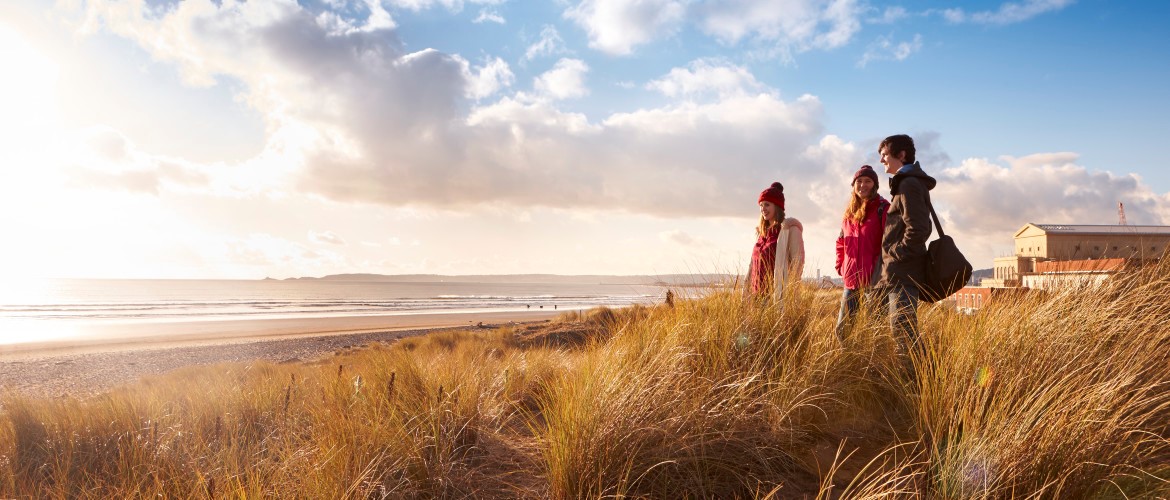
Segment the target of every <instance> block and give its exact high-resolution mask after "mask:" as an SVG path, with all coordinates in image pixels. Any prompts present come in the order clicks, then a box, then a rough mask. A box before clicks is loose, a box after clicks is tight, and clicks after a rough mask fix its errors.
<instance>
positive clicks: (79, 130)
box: [0, 0, 1170, 278]
mask: <svg viewBox="0 0 1170 500" xmlns="http://www.w3.org/2000/svg"><path fill="white" fill-rule="evenodd" d="M1168 9H1170V7H1167V6H1166V5H1163V4H1161V3H1147V2H1141V3H1133V2H1105V1H1092V0H1081V1H1072V0H1021V1H1014V2H1001V3H992V2H945V3H944V2H865V1H860V0H832V1H817V0H783V1H776V0H771V1H764V0H742V1H735V2H732V1H687V0H642V1H639V2H622V1H613V0H591V1H584V2H555V1H554V2H540V3H538V2H515V1H505V0H483V1H464V0H316V1H313V2H308V1H303V2H300V3H297V2H294V1H292V0H267V1H251V2H246V3H242V2H234V1H230V0H223V1H214V2H213V1H210V0H187V1H185V2H170V1H165V2H155V1H151V2H146V1H143V0H122V1H116V2H115V1H88V0H73V1H69V2H54V1H48V0H44V1H30V2H21V3H18V4H6V5H5V6H3V7H0V42H3V43H0V47H4V48H3V49H2V52H0V65H3V66H4V68H5V74H6V75H12V77H10V78H6V80H7V82H5V83H3V84H0V104H3V105H4V106H5V108H6V109H7V110H9V111H8V112H6V113H5V116H4V117H0V164H2V165H3V167H2V168H0V184H2V185H3V187H0V205H2V206H0V213H4V214H5V215H2V216H0V217H2V219H0V223H3V224H4V225H5V227H7V228H8V230H9V232H10V234H11V235H13V236H12V237H11V238H10V241H12V244H9V245H7V248H6V249H4V250H3V252H4V254H3V255H0V272H5V273H8V274H9V275H22V276H29V277H35V276H78V277H187V278H200V277H207V278H212V277H215V278H259V277H263V276H274V277H287V276H302V275H322V274H331V273H341V272H375V273H388V274H396V273H444V274H472V273H475V274H478V273H485V274H497V273H528V272H550V273H561V274H655V273H674V272H700V271H702V272H707V271H727V272H733V271H736V270H739V269H741V268H742V267H743V264H744V263H745V262H746V258H747V254H748V252H749V251H750V247H751V242H752V239H753V237H752V234H751V233H752V227H753V226H754V224H755V218H756V217H757V216H758V214H757V208H756V206H755V197H756V195H757V194H758V193H759V191H760V190H761V189H762V188H763V187H765V186H767V185H768V184H769V183H771V182H772V181H776V180H779V181H781V182H783V183H784V184H785V186H786V194H787V197H788V207H787V209H788V210H787V212H788V215H789V216H792V217H796V218H798V219H800V220H801V221H802V222H803V223H804V225H805V228H806V241H807V247H808V252H809V255H810V259H809V266H807V268H806V274H807V275H810V276H811V275H815V274H816V273H817V272H818V270H819V271H820V272H821V273H822V274H831V273H832V265H831V262H832V259H833V256H832V248H833V246H832V245H833V239H834V237H835V235H836V233H837V229H838V226H839V219H840V212H841V209H842V208H843V205H844V202H845V201H846V197H847V196H848V179H849V178H850V176H851V174H852V172H853V171H854V170H856V168H857V167H858V166H859V165H861V164H862V163H872V164H876V154H875V151H874V150H875V147H876V144H877V142H878V141H880V139H881V138H883V137H885V136H886V135H890V134H894V133H909V134H911V135H913V136H914V137H915V138H916V140H917V141H918V143H919V149H920V154H919V159H920V160H921V162H922V164H923V167H924V168H925V169H926V170H927V171H928V172H929V173H931V174H932V175H935V176H936V177H938V179H939V188H938V189H937V190H936V191H935V193H934V199H935V202H936V205H937V206H938V208H939V209H940V212H941V213H942V215H943V217H944V219H945V220H944V224H946V225H947V227H948V232H949V233H952V234H953V235H954V236H955V237H956V238H957V240H958V241H959V243H960V245H961V247H962V248H964V250H965V251H966V252H967V253H968V254H969V255H970V256H971V258H972V260H973V261H974V262H975V264H976V267H990V265H991V258H993V257H994V256H998V255H1001V254H1005V253H1007V252H1010V250H1011V247H1012V245H1011V234H1012V233H1013V232H1014V231H1015V230H1017V229H1018V228H1019V227H1021V226H1022V225H1023V224H1025V223H1028V222H1053V223H1096V224H1109V223H1115V222H1116V220H1117V213H1116V207H1117V203H1118V202H1125V203H1126V207H1127V216H1128V219H1129V221H1130V222H1131V223H1144V224H1170V176H1168V175H1166V174H1165V173H1163V170H1162V169H1160V168H1159V166H1160V165H1162V164H1163V163H1164V159H1163V156H1162V155H1163V154H1164V153H1163V150H1164V148H1162V147H1160V146H1161V145H1162V143H1163V142H1164V141H1165V140H1166V139H1167V137H1168V135H1170V134H1168V133H1170V91H1168V90H1167V89H1168V88H1170V85H1166V83H1165V82H1166V80H1167V76H1168V74H1170V58H1167V57H1165V54H1167V53H1170V35H1167V34H1165V30H1163V29H1160V27H1159V26H1157V25H1156V23H1158V22H1159V20H1161V19H1165V17H1166V14H1167V12H1166V11H1167V10H1168Z"/></svg>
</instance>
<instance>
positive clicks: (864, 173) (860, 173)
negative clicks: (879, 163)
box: [849, 165, 878, 185]
mask: <svg viewBox="0 0 1170 500" xmlns="http://www.w3.org/2000/svg"><path fill="white" fill-rule="evenodd" d="M862 177H869V178H870V179H871V180H873V183H874V185H877V184H878V176H877V172H874V171H873V167H871V166H869V165H862V166H861V168H859V169H857V173H856V174H853V181H852V182H850V183H849V184H850V185H853V184H856V183H857V179H859V178H862Z"/></svg>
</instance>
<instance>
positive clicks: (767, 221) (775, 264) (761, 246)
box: [744, 182, 804, 303]
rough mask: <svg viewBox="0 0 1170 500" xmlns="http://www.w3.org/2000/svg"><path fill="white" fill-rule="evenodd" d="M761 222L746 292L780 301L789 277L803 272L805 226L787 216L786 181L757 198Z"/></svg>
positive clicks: (791, 279) (757, 232)
mask: <svg viewBox="0 0 1170 500" xmlns="http://www.w3.org/2000/svg"><path fill="white" fill-rule="evenodd" d="M757 201H758V204H759V205H760V225H759V226H758V227H757V228H756V244H755V245H754V246H753V247H752V261H751V263H750V264H749V265H748V286H747V287H745V288H744V294H745V295H748V293H749V292H750V295H751V296H755V297H758V298H762V299H765V300H767V301H772V302H773V303H779V302H780V298H781V296H782V295H783V293H784V287H785V286H786V285H787V283H788V282H789V281H800V277H801V275H803V274H804V234H803V233H804V226H803V225H802V224H801V223H800V221H798V220H796V219H794V218H792V217H785V216H784V185H783V184H780V183H779V182H773V183H772V185H771V186H768V188H767V189H765V190H764V191H763V192H761V193H760V197H759V199H758V200H757Z"/></svg>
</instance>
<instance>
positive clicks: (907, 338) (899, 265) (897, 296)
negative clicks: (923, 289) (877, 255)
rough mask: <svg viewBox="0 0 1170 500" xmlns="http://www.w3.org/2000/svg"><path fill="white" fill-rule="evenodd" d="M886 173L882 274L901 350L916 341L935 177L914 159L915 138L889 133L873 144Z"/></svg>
mask: <svg viewBox="0 0 1170 500" xmlns="http://www.w3.org/2000/svg"><path fill="white" fill-rule="evenodd" d="M878 154H879V155H881V160H882V165H885V166H886V173H887V174H890V175H893V177H892V178H891V179H890V196H891V199H890V210H889V212H888V215H887V217H886V227H885V231H884V232H883V233H882V264H883V266H882V267H883V269H882V279H881V282H880V285H882V286H885V287H886V288H887V289H888V290H889V308H890V329H891V330H892V332H893V334H894V338H895V340H897V341H898V344H899V345H900V346H901V347H902V349H901V350H902V352H903V353H905V354H909V353H910V350H911V349H913V348H915V347H917V345H918V311H917V310H918V283H922V282H924V281H925V280H926V240H927V239H928V238H930V228H931V219H930V208H929V207H928V206H927V196H928V192H929V191H930V190H931V189H934V186H935V180H934V178H933V177H931V176H929V175H926V172H923V171H922V167H920V166H919V165H918V162H917V161H915V159H914V139H911V138H910V136H908V135H905V134H900V135H891V136H889V137H887V138H885V140H883V141H882V142H881V144H880V145H878Z"/></svg>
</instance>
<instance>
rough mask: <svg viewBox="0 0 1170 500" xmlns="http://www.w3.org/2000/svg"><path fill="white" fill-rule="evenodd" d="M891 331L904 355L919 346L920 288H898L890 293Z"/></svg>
mask: <svg viewBox="0 0 1170 500" xmlns="http://www.w3.org/2000/svg"><path fill="white" fill-rule="evenodd" d="M889 298H890V331H891V333H893V335H894V340H896V341H897V342H898V345H899V346H900V347H901V348H902V349H901V350H902V352H903V353H904V354H907V355H909V354H910V350H911V349H914V348H916V347H917V346H918V287H915V286H913V285H907V286H898V287H896V288H894V289H893V290H891V291H890V295H889Z"/></svg>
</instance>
